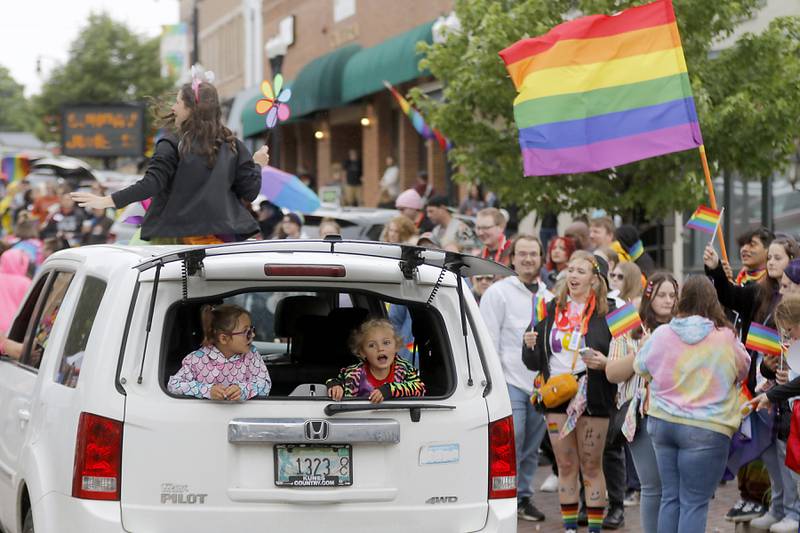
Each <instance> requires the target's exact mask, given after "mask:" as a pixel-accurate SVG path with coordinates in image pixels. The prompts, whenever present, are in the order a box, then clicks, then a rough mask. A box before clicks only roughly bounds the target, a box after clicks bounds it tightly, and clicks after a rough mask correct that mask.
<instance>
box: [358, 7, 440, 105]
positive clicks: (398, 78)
mask: <svg viewBox="0 0 800 533" xmlns="http://www.w3.org/2000/svg"><path fill="white" fill-rule="evenodd" d="M431 28H433V21H431V22H428V23H426V24H422V25H421V26H417V27H416V28H413V29H411V30H408V31H407V32H405V33H401V34H400V35H396V36H394V37H392V38H391V39H387V40H386V41H384V42H382V43H381V44H379V45H376V46H372V47H370V48H364V49H363V50H361V51H360V52H358V53H357V54H355V55H354V56H353V57H351V58H350V61H348V62H347V65H346V66H345V68H344V80H343V81H342V100H343V101H344V102H351V101H353V100H355V99H357V98H361V97H362V96H365V95H367V94H371V93H374V92H378V91H383V90H384V89H385V88H384V86H383V80H386V81H388V82H389V83H391V84H393V85H396V84H399V83H403V82H406V81H410V80H413V79H416V78H419V77H420V76H424V75H427V74H429V72H427V71H420V70H419V62H420V60H421V59H422V56H421V55H420V54H418V53H417V43H419V42H421V41H424V42H426V43H431V42H433V34H432V33H431Z"/></svg>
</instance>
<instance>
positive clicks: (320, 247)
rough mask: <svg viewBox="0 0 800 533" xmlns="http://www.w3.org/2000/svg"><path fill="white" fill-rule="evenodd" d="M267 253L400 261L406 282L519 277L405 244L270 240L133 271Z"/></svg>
mask: <svg viewBox="0 0 800 533" xmlns="http://www.w3.org/2000/svg"><path fill="white" fill-rule="evenodd" d="M264 252H284V253H285V252H315V253H331V254H334V253H335V254H343V255H357V256H363V257H377V258H384V259H397V260H398V261H399V262H400V263H399V264H400V269H401V270H402V271H403V275H404V276H405V277H406V278H410V276H411V275H412V274H413V271H414V270H415V269H416V268H417V267H419V266H421V265H429V266H432V267H435V268H443V269H445V270H448V271H450V272H452V273H454V274H458V275H461V276H465V277H470V276H487V275H494V276H514V275H516V273H515V272H514V271H513V270H511V269H510V268H508V267H505V266H503V265H501V264H499V263H495V262H494V261H490V260H488V259H482V258H480V257H475V256H472V255H467V254H462V253H458V252H448V251H445V250H434V249H431V248H422V247H419V246H409V245H405V244H390V243H383V242H374V241H352V240H333V239H329V240H311V239H302V240H288V239H284V240H269V241H245V242H237V243H228V244H212V245H201V246H187V247H185V248H182V249H178V250H173V251H170V252H166V253H163V254H160V255H156V256H154V257H151V258H149V259H146V260H144V261H142V262H140V263H139V264H137V265H135V266H134V267H133V268H135V269H137V270H139V271H140V272H145V271H147V270H150V269H151V268H154V267H156V266H159V265H160V266H164V265H166V264H168V263H174V262H178V261H181V262H185V263H186V264H187V265H188V266H189V270H190V272H189V274H190V275H191V274H193V272H192V270H194V269H196V268H199V266H200V263H202V261H203V259H205V258H207V257H220V256H228V255H242V254H252V253H264Z"/></svg>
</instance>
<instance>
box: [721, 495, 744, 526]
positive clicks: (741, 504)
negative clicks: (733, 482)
mask: <svg viewBox="0 0 800 533" xmlns="http://www.w3.org/2000/svg"><path fill="white" fill-rule="evenodd" d="M744 504H745V501H744V500H739V501H738V502H736V503H734V504H733V507H731V508H730V509H729V510H728V512H727V514H726V515H725V520H727V521H728V522H733V517H734V516H738V514H739V513H740V512H741V511H742V507H744Z"/></svg>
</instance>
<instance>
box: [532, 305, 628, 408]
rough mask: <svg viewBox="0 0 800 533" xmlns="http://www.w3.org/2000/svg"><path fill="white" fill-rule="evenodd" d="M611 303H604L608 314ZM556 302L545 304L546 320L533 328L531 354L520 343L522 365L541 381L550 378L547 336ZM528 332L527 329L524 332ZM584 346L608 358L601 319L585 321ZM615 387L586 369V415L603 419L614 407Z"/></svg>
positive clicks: (598, 373) (607, 335)
mask: <svg viewBox="0 0 800 533" xmlns="http://www.w3.org/2000/svg"><path fill="white" fill-rule="evenodd" d="M614 307H615V306H614V301H613V300H609V301H608V308H609V311H613V310H614ZM555 314H556V302H555V300H552V301H551V302H550V303H549V304H547V318H546V319H545V320H543V321H541V322H539V323H538V324H537V325H536V333H537V337H536V345H535V346H534V348H533V349H532V350H531V349H530V348H528V347H527V346H526V345H525V344H524V343H523V345H522V361H523V362H524V363H525V366H527V367H528V368H529V369H530V370H533V371H534V372H541V373H542V377H543V378H544V379H545V381H546V380H547V379H549V378H550V356H552V351H551V348H550V342H549V339H550V332H551V330H552V329H553V322H554V321H555ZM528 330H530V328H528ZM584 341H585V342H586V346H587V347H589V348H592V349H594V350H597V351H598V352H600V353H602V354H603V355H608V348H609V345H610V344H611V332H610V331H609V330H608V324H607V323H606V319H605V317H600V316H597V312H595V313H593V314H592V316H591V317H590V318H589V326H588V329H587V331H586V335H585V336H584ZM616 394H617V386H616V385H615V384H613V383H611V382H609V381H608V379H607V378H606V373H605V371H604V370H592V369H587V377H586V398H587V405H586V414H587V415H589V416H601V417H607V416H609V414H610V412H611V411H612V409H613V407H614V405H615V397H616Z"/></svg>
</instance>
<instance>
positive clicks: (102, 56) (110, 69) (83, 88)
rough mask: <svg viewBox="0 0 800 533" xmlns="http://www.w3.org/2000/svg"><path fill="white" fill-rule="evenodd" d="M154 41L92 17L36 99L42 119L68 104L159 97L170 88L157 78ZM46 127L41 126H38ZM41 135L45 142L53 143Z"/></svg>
mask: <svg viewBox="0 0 800 533" xmlns="http://www.w3.org/2000/svg"><path fill="white" fill-rule="evenodd" d="M159 43H160V39H159V38H158V37H156V38H152V39H148V38H143V37H141V36H139V35H137V34H136V33H134V32H133V31H131V30H130V28H128V27H127V26H126V25H125V24H123V23H121V22H117V21H115V20H113V19H111V17H110V16H109V15H107V14H105V13H102V14H96V13H95V14H92V15H90V17H89V20H88V23H87V25H86V26H85V27H84V28H83V29H82V30H81V31H80V33H79V35H78V37H77V38H76V39H75V41H73V43H72V45H71V46H70V51H69V59H68V60H67V62H66V63H65V64H64V65H61V66H59V67H56V68H55V69H54V70H53V72H52V74H51V75H50V77H49V78H48V79H47V81H46V82H45V83H44V85H43V86H42V92H41V94H40V95H38V96H37V97H36V98H35V100H34V107H35V111H36V114H37V115H38V116H39V118H40V119H45V118H46V117H53V116H58V115H59V114H60V110H61V107H62V106H63V105H66V104H87V103H88V104H103V103H118V102H135V101H143V100H145V99H148V98H160V97H162V96H163V95H164V94H165V93H166V91H168V90H169V89H170V88H171V87H172V86H173V81H174V80H170V79H167V78H162V77H161V63H160V59H159ZM43 124H44V123H43V122H42V121H40V125H43ZM44 130H46V128H44V127H42V130H40V132H41V134H40V136H42V137H43V138H50V139H52V138H53V134H52V133H51V132H49V131H44Z"/></svg>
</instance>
